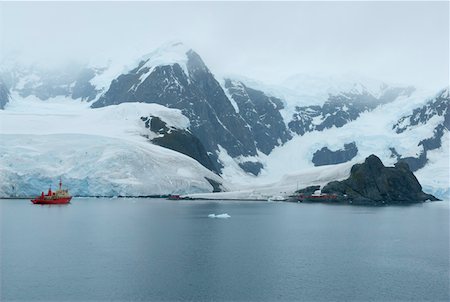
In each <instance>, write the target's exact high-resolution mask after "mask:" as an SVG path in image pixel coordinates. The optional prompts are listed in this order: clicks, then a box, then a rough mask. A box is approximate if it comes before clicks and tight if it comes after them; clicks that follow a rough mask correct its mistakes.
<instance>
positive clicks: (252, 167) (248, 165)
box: [239, 161, 263, 176]
mask: <svg viewBox="0 0 450 302" xmlns="http://www.w3.org/2000/svg"><path fill="white" fill-rule="evenodd" d="M239 167H241V168H242V170H244V171H246V172H247V173H250V174H253V175H255V176H257V175H259V172H261V169H262V168H263V165H262V164H261V163H260V162H253V161H246V162H242V163H239Z"/></svg>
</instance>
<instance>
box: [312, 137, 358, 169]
mask: <svg viewBox="0 0 450 302" xmlns="http://www.w3.org/2000/svg"><path fill="white" fill-rule="evenodd" d="M356 154H358V148H357V147H356V143H355V142H351V143H349V144H345V145H344V149H339V150H336V151H331V150H330V149H328V147H323V148H322V149H320V150H317V151H316V152H314V154H313V158H312V162H313V163H314V166H325V165H336V164H341V163H345V162H348V161H350V160H352V159H353V158H354V157H355V156H356Z"/></svg>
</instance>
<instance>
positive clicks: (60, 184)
mask: <svg viewBox="0 0 450 302" xmlns="http://www.w3.org/2000/svg"><path fill="white" fill-rule="evenodd" d="M61 186H62V182H61V177H60V178H59V190H61Z"/></svg>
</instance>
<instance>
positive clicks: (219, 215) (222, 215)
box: [208, 213, 231, 218]
mask: <svg viewBox="0 0 450 302" xmlns="http://www.w3.org/2000/svg"><path fill="white" fill-rule="evenodd" d="M208 217H209V218H230V217H231V216H230V215H228V214H227V213H224V214H217V215H216V214H209V215H208Z"/></svg>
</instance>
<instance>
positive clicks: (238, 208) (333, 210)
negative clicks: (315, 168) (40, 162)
mask: <svg viewBox="0 0 450 302" xmlns="http://www.w3.org/2000/svg"><path fill="white" fill-rule="evenodd" d="M0 211H1V224H0V225H1V247H0V251H1V255H0V260H1V264H0V265H1V300H2V301H7V300H27V301H29V300H44V301H50V300H51V301H68V300H70V301H87V300H95V301H100V300H127V301H154V300H192V301H198V300H254V301H261V300H270V301H274V300H296V301H299V300H306V301H312V300H324V301H330V300H340V301H348V300H358V301H373V300H380V301H391V300H405V301H412V300H420V301H423V300H433V301H437V300H442V301H448V300H449V255H450V253H449V206H448V202H436V203H426V204H420V205H414V206H408V207H356V206H330V205H321V204H290V203H255V202H251V203H249V202H204V201H202V202H193V201H168V200H160V199H74V200H73V201H72V204H70V205H67V206H39V205H33V204H31V203H30V202H29V201H27V200H0ZM212 213H214V214H221V213H228V214H229V215H230V216H231V218H228V219H213V218H208V217H207V216H208V214H212Z"/></svg>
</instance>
